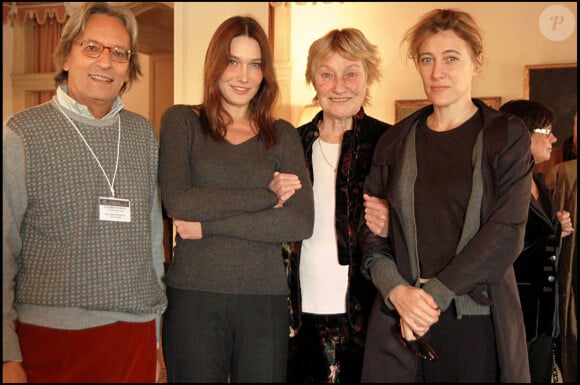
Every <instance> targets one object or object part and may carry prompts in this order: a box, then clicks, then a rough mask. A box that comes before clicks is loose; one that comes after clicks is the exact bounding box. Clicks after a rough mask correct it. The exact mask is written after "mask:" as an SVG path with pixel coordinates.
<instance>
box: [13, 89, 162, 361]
mask: <svg viewBox="0 0 580 385" xmlns="http://www.w3.org/2000/svg"><path fill="white" fill-rule="evenodd" d="M55 103H56V101H55V100H52V101H51V102H47V103H45V104H42V105H40V106H36V107H33V108H30V109H27V110H24V111H21V112H19V113H16V114H15V115H13V116H12V117H11V118H10V119H9V120H8V121H7V122H6V123H5V125H4V134H3V149H4V154H3V155H4V162H3V175H4V176H3V178H4V180H3V182H4V184H3V189H4V194H3V208H4V215H3V268H4V270H3V285H4V286H3V289H4V298H3V299H4V302H3V308H4V319H3V337H4V354H3V357H4V360H5V361H6V360H7V359H8V360H13V359H18V358H19V349H18V343H17V339H16V336H15V335H14V333H13V320H14V318H15V317H16V314H18V315H17V317H18V319H20V320H21V321H22V322H27V323H32V324H35V325H39V326H48V327H55V328H60V329H82V328H86V327H92V326H97V325H103V324H107V323H111V322H115V321H117V320H123V321H136V322H142V321H147V320H152V319H155V318H156V317H159V316H160V315H161V314H162V312H163V311H164V310H165V307H166V298H165V295H164V292H163V288H162V286H161V284H160V276H161V274H162V263H163V249H162V244H161V242H162V235H160V234H162V227H161V210H160V204H159V199H158V198H159V197H158V189H157V160H158V144H157V143H158V142H157V138H156V136H155V131H154V129H153V127H152V126H151V124H150V123H149V122H148V121H147V120H146V119H145V118H144V117H142V116H140V115H137V114H134V113H131V112H129V111H126V110H121V111H120V113H119V114H115V115H114V116H112V117H110V118H104V119H101V120H96V119H88V118H86V117H83V116H80V115H77V114H76V113H73V112H71V111H70V110H65V111H66V113H67V115H68V116H69V117H70V118H71V120H72V121H73V122H74V124H75V125H76V126H77V127H78V129H79V130H80V132H81V133H82V135H83V136H84V137H85V139H86V141H87V143H88V144H89V146H90V148H91V149H92V151H93V152H94V154H95V155H96V157H97V158H98V160H99V162H100V163H101V165H102V167H103V170H104V172H105V173H106V175H107V177H108V178H109V180H112V177H113V174H114V170H115V164H116V160H117V143H118V138H119V136H118V132H119V131H118V130H119V126H118V124H119V116H120V119H121V139H120V151H119V162H118V171H117V175H116V178H115V181H114V187H115V193H116V197H118V198H125V199H128V200H130V204H131V221H130V222H112V221H102V220H99V217H98V210H97V207H98V205H97V203H98V198H99V197H110V196H111V192H110V189H109V185H108V184H107V179H106V178H105V175H104V173H103V171H102V170H101V168H100V167H99V165H98V162H97V161H96V160H95V158H94V157H93V156H92V155H91V152H90V150H89V148H88V147H87V145H86V144H85V143H84V142H83V140H82V138H81V136H80V135H79V134H78V133H77V132H76V130H75V128H74V127H73V125H72V124H71V123H70V121H69V120H68V119H66V117H65V116H64V115H63V113H62V112H61V111H60V110H59V109H58V108H57V106H56V104H55ZM156 232H157V233H160V234H156ZM13 301H14V303H15V309H13V308H12V307H11V305H12V302H13ZM15 310H16V311H17V313H15ZM7 315H8V317H7ZM7 337H8V338H7Z"/></svg>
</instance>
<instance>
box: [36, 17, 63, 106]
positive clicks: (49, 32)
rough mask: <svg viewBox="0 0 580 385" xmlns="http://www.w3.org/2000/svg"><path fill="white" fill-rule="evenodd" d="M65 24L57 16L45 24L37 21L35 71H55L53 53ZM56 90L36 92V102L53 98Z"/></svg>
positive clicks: (39, 102)
mask: <svg viewBox="0 0 580 385" xmlns="http://www.w3.org/2000/svg"><path fill="white" fill-rule="evenodd" d="M63 27H64V24H61V23H59V22H58V21H57V20H56V17H50V18H48V22H46V23H45V24H39V23H36V24H35V26H34V72H37V73H44V72H54V71H56V69H55V68H54V63H53V60H52V55H53V53H54V50H55V49H56V46H57V44H58V41H59V39H60V35H61V33H62V29H63ZM54 94H55V91H54V90H52V91H39V92H37V93H36V96H35V98H36V104H41V103H44V102H46V101H49V100H50V99H52V97H53V95H54Z"/></svg>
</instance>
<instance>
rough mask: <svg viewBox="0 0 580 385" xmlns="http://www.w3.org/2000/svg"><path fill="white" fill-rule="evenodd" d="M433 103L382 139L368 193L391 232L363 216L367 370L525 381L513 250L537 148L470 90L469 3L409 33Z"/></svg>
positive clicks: (474, 51)
mask: <svg viewBox="0 0 580 385" xmlns="http://www.w3.org/2000/svg"><path fill="white" fill-rule="evenodd" d="M403 43H404V44H405V43H406V44H408V57H409V58H412V59H413V61H414V63H415V66H416V68H417V70H418V72H419V75H420V76H421V80H422V82H423V88H424V91H425V94H426V96H427V99H429V101H430V102H431V103H432V104H431V105H429V106H426V107H424V108H421V109H420V110H418V111H416V112H415V113H413V114H412V115H410V116H408V117H407V118H405V119H403V120H402V121H400V122H398V123H397V124H396V125H395V126H393V127H392V128H390V129H389V130H388V131H387V132H386V133H385V134H384V135H383V136H382V137H381V139H380V140H379V142H378V143H377V145H376V150H375V154H374V156H373V160H372V165H371V170H370V172H369V175H368V176H367V178H366V181H365V186H364V190H365V193H366V194H369V195H370V196H375V197H379V198H384V199H386V200H387V203H388V206H389V223H388V237H386V238H383V237H380V236H378V235H376V234H374V233H373V232H372V229H371V228H370V227H369V226H368V225H367V224H366V223H368V219H365V220H364V221H363V222H362V223H361V227H360V229H359V235H360V238H359V241H360V242H361V247H362V249H363V268H364V271H365V272H366V274H367V277H368V278H369V279H371V280H372V282H373V283H374V284H375V286H376V287H377V289H378V295H377V297H376V301H375V304H374V306H373V309H372V311H371V315H370V319H369V326H368V334H367V342H366V345H365V354H364V361H363V373H362V382H426V383H430V382H453V383H456V382H458V383H467V382H500V381H501V382H529V381H530V373H529V366H528V360H527V358H526V357H527V350H526V340H525V329H524V323H523V317H522V311H521V308H520V303H519V297H518V291H517V286H516V280H515V276H514V270H513V262H514V261H515V259H516V258H517V256H518V255H519V254H520V252H521V251H522V248H523V243H524V232H525V225H526V219H527V215H528V206H529V199H530V195H529V194H530V188H531V179H532V168H533V162H532V157H531V153H530V138H529V134H528V130H527V128H526V127H525V125H524V124H523V123H522V122H521V120H520V119H518V118H516V117H514V116H510V115H508V114H505V113H502V112H498V111H496V110H494V109H492V108H490V107H488V106H487V105H486V104H485V103H483V102H482V101H481V100H479V99H474V98H472V96H471V93H472V84H473V80H474V77H476V76H477V75H478V74H479V73H480V71H481V69H482V65H483V61H484V44H483V36H482V32H481V30H480V28H479V27H478V26H477V24H476V23H475V21H474V19H473V18H472V16H471V15H469V14H468V13H466V12H463V11H461V10H456V9H434V10H432V11H430V12H428V13H426V14H425V15H423V16H422V17H421V18H420V20H419V21H418V22H417V23H416V24H415V25H414V26H412V27H411V28H410V29H409V30H408V31H407V33H406V34H405V36H404V38H403Z"/></svg>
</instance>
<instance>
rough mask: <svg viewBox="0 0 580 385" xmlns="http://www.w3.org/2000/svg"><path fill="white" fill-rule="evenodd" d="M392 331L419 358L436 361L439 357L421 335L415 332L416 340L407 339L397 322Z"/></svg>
mask: <svg viewBox="0 0 580 385" xmlns="http://www.w3.org/2000/svg"><path fill="white" fill-rule="evenodd" d="M391 331H392V332H393V334H394V335H395V337H396V338H397V339H398V340H399V342H400V343H401V345H403V346H404V347H405V348H407V350H409V351H410V352H411V353H413V354H414V355H415V357H417V358H421V359H424V360H427V361H435V360H436V359H437V358H439V355H438V354H437V352H436V351H435V349H433V348H432V347H431V346H430V345H429V344H428V343H427V342H425V341H423V340H422V339H421V338H420V337H418V336H417V335H416V334H415V333H413V335H415V338H417V339H416V340H415V341H407V340H406V339H405V338H404V337H403V335H402V334H401V324H400V323H399V322H397V323H396V324H394V325H393V327H392V328H391Z"/></svg>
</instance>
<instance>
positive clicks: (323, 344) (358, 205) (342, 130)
mask: <svg viewBox="0 0 580 385" xmlns="http://www.w3.org/2000/svg"><path fill="white" fill-rule="evenodd" d="M380 62H381V59H380V57H379V53H378V49H377V47H376V46H375V45H373V44H371V43H370V42H369V41H368V40H367V38H366V37H365V36H364V34H363V33H362V32H361V31H360V30H358V29H355V28H344V29H335V30H332V31H330V32H328V33H327V34H326V35H324V36H323V37H321V38H320V39H318V40H316V41H315V42H314V43H312V45H311V46H310V49H309V51H308V61H307V65H306V81H307V83H309V84H312V85H313V86H314V89H315V91H316V96H315V97H314V101H315V102H316V103H319V104H320V107H321V108H322V111H320V112H318V113H317V114H316V116H314V118H313V119H312V121H311V122H309V123H306V124H305V125H303V126H301V127H299V128H298V132H299V134H300V137H301V139H302V147H303V149H304V154H305V156H306V164H307V167H308V170H309V173H310V180H311V181H312V183H313V189H314V217H315V220H314V232H313V234H312V237H310V238H308V239H305V240H304V241H302V242H294V243H289V244H287V245H285V247H284V248H283V254H284V258H285V261H286V263H287V268H288V279H289V285H290V298H291V336H290V342H289V345H290V346H289V359H288V375H287V382H297V383H327V382H328V383H334V382H345V383H358V382H360V374H361V367H362V354H363V348H364V342H365V336H366V328H367V319H368V315H369V311H370V307H371V304H372V301H373V299H374V295H375V292H376V290H375V289H374V287H373V285H372V284H371V283H370V282H369V281H368V280H366V279H365V278H364V277H363V276H362V274H361V271H360V267H361V252H360V249H359V245H358V240H357V236H356V230H357V228H358V223H359V220H360V217H361V214H362V213H363V210H364V209H365V207H364V204H363V195H362V187H363V184H364V178H365V177H366V175H367V173H368V170H369V167H370V160H371V157H372V153H373V150H374V148H375V144H376V142H377V140H378V138H379V137H380V136H381V135H382V134H383V133H384V132H385V131H386V130H387V129H388V128H389V127H390V125H389V124H387V123H384V122H381V121H379V120H377V119H374V118H372V117H370V116H368V115H367V114H366V113H365V111H364V109H363V105H366V104H368V103H369V98H370V96H369V88H370V86H371V85H372V84H373V83H374V82H375V81H377V80H378V79H379V78H380V76H381V72H380ZM368 206H369V207H368V211H369V213H370V214H372V215H374V216H375V223H376V227H375V228H374V229H375V231H377V232H381V231H385V235H386V230H385V226H386V219H387V214H386V204H385V203H382V202H381V201H380V200H378V199H377V198H373V199H370V200H369V204H368ZM370 214H369V215H370Z"/></svg>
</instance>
